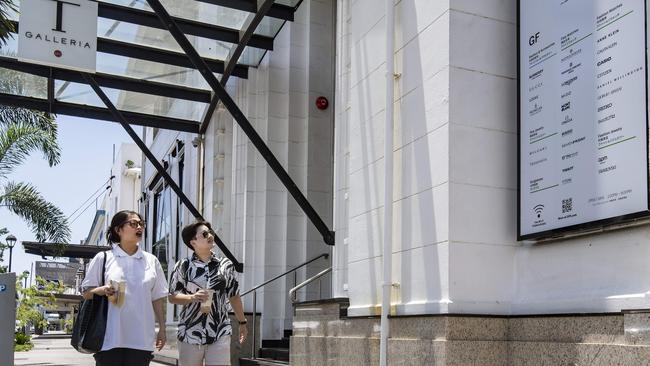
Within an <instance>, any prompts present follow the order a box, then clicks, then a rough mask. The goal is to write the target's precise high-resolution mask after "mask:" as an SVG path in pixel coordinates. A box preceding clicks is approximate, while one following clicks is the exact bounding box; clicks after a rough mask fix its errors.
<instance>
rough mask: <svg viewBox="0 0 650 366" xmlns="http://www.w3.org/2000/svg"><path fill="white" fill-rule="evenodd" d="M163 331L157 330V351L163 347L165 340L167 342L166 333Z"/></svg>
mask: <svg viewBox="0 0 650 366" xmlns="http://www.w3.org/2000/svg"><path fill="white" fill-rule="evenodd" d="M165 333H166V332H165V329H160V330H159V331H158V336H157V337H156V349H158V351H160V350H161V349H162V348H163V347H165V342H167V334H165Z"/></svg>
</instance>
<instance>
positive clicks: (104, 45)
mask: <svg viewBox="0 0 650 366" xmlns="http://www.w3.org/2000/svg"><path fill="white" fill-rule="evenodd" d="M97 51H98V52H104V53H110V54H112V55H118V56H124V57H130V58H137V59H139V60H145V61H152V62H159V63H163V64H167V65H174V66H180V67H187V68H191V69H194V68H195V66H194V65H193V64H192V63H191V62H190V60H188V59H187V56H185V54H184V53H180V52H174V51H169V50H163V49H160V48H154V47H147V46H142V45H137V44H133V43H127V42H121V41H116V40H113V39H108V38H101V37H99V38H98V39H97ZM203 60H204V61H205V63H206V64H207V65H208V67H209V68H210V70H211V71H212V72H215V73H217V74H222V73H223V70H224V68H225V62H224V61H221V60H215V59H209V58H205V57H204V58H203ZM232 75H233V76H237V77H239V78H242V79H246V78H248V66H246V65H242V64H239V65H237V66H236V67H235V69H234V70H233V72H232Z"/></svg>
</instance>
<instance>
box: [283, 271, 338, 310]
mask: <svg viewBox="0 0 650 366" xmlns="http://www.w3.org/2000/svg"><path fill="white" fill-rule="evenodd" d="M330 272H332V267H329V268H325V269H324V270H322V271H320V272H318V273H317V274H315V275H314V276H313V277H311V278H309V279H307V280H305V281H304V282H302V283H301V284H299V285H296V287H294V288H292V289H291V290H289V298H290V299H291V302H292V303H295V302H296V292H298V290H300V289H301V288H303V287H305V286H307V285H309V284H310V283H312V282H314V281H316V280H318V288H319V291H320V287H321V277H323V276H325V275H326V274H328V273H330Z"/></svg>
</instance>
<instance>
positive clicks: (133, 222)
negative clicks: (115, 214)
mask: <svg viewBox="0 0 650 366" xmlns="http://www.w3.org/2000/svg"><path fill="white" fill-rule="evenodd" d="M126 224H128V225H129V226H130V227H132V228H134V229H137V228H138V226H140V227H142V228H143V229H144V228H145V226H146V225H147V224H146V223H145V222H144V221H142V220H128V221H124V222H123V223H122V225H120V226H124V225H126Z"/></svg>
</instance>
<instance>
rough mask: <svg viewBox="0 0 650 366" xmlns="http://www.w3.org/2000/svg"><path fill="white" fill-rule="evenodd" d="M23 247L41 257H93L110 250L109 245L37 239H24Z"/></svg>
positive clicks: (26, 251)
mask: <svg viewBox="0 0 650 366" xmlns="http://www.w3.org/2000/svg"><path fill="white" fill-rule="evenodd" d="M22 243H23V248H24V249H25V253H27V254H35V255H40V256H41V257H65V258H87V259H88V258H93V257H94V256H95V255H96V254H97V253H99V252H101V251H104V250H108V249H110V248H111V247H109V246H107V245H99V246H97V245H79V244H60V243H39V242H35V241H24V242H22Z"/></svg>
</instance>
